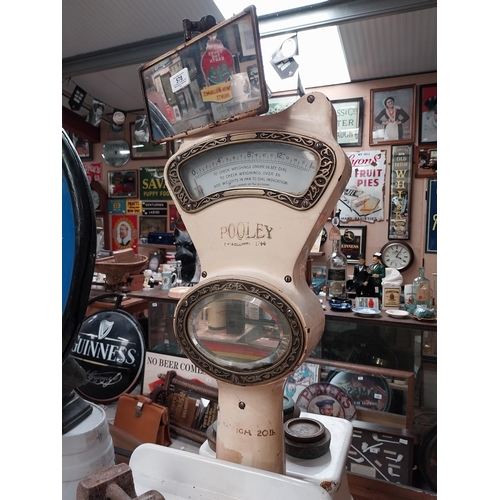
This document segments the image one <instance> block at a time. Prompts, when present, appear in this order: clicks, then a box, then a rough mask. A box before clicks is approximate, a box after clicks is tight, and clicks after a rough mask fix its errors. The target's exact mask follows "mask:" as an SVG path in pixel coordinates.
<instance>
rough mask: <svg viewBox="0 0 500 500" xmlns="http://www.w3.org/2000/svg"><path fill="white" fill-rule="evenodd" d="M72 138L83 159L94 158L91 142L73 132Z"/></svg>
mask: <svg viewBox="0 0 500 500" xmlns="http://www.w3.org/2000/svg"><path fill="white" fill-rule="evenodd" d="M71 140H72V141H73V144H74V146H75V149H76V151H77V153H78V156H79V157H80V158H81V159H82V161H88V160H92V159H93V155H92V143H91V142H89V141H88V140H87V139H84V138H83V137H80V136H79V135H76V134H73V133H72V134H71Z"/></svg>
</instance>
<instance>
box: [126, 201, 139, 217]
mask: <svg viewBox="0 0 500 500" xmlns="http://www.w3.org/2000/svg"><path fill="white" fill-rule="evenodd" d="M127 213H128V214H140V213H142V203H141V202H140V201H139V200H127Z"/></svg>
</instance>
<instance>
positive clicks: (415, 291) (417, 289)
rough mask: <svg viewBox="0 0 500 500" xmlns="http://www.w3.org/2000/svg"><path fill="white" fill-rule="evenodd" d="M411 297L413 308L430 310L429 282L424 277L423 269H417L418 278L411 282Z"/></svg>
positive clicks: (430, 291) (430, 294)
mask: <svg viewBox="0 0 500 500" xmlns="http://www.w3.org/2000/svg"><path fill="white" fill-rule="evenodd" d="M412 296H413V304H414V305H415V306H425V307H427V308H428V309H431V308H432V288H431V282H430V281H429V280H428V279H427V278H426V277H425V269H424V268H423V267H420V268H419V269H418V276H417V277H416V278H415V279H414V280H413V287H412Z"/></svg>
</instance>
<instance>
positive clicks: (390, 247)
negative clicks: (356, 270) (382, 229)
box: [380, 241, 413, 271]
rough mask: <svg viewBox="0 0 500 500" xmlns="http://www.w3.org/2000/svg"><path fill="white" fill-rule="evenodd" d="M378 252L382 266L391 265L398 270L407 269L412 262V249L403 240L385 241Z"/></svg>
mask: <svg viewBox="0 0 500 500" xmlns="http://www.w3.org/2000/svg"><path fill="white" fill-rule="evenodd" d="M380 253H381V254H382V263H383V264H384V266H386V267H392V268H393V269H397V270H398V271H404V270H405V269H408V268H409V267H410V266H411V265H412V263H413V250H412V248H411V246H410V245H408V243H404V242H403V241H391V242H389V243H386V244H385V245H384V246H383V247H382V250H381V251H380Z"/></svg>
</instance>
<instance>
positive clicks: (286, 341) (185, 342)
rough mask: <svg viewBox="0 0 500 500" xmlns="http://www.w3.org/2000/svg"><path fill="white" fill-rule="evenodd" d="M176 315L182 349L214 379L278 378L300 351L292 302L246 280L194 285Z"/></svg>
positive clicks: (256, 380)
mask: <svg viewBox="0 0 500 500" xmlns="http://www.w3.org/2000/svg"><path fill="white" fill-rule="evenodd" d="M175 316H176V321H175V335H176V337H177V339H178V341H179V345H180V347H181V348H182V350H183V352H184V353H185V354H186V355H187V356H188V357H189V359H190V360H191V361H193V363H194V364H195V365H197V366H198V367H199V368H200V369H201V370H203V371H204V372H206V373H209V374H211V375H213V376H214V377H215V378H217V379H219V380H225V381H230V382H231V383H233V384H239V385H248V384H252V383H262V382H264V381H269V380H270V379H273V378H281V377H283V375H286V374H287V373H288V372H291V371H293V367H294V366H295V364H297V362H298V361H299V359H300V356H301V355H302V354H303V347H304V345H303V342H304V338H305V334H304V331H303V328H302V326H301V323H300V320H299V318H298V316H297V313H296V312H295V310H294V309H293V308H292V306H291V305H290V304H288V303H287V302H286V301H285V300H284V299H283V298H282V297H280V296H278V295H276V294H275V293H274V292H272V291H271V290H270V289H268V288H267V287H262V286H259V285H256V284H255V283H250V282H247V281H245V280H241V279H240V280H224V281H219V280H216V281H215V282H213V283H209V284H206V285H201V284H200V285H197V286H196V287H194V289H193V290H192V291H191V292H188V294H187V295H186V297H185V298H184V299H183V300H182V301H180V302H179V304H178V305H177V309H176V313H175Z"/></svg>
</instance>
